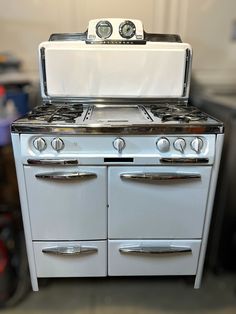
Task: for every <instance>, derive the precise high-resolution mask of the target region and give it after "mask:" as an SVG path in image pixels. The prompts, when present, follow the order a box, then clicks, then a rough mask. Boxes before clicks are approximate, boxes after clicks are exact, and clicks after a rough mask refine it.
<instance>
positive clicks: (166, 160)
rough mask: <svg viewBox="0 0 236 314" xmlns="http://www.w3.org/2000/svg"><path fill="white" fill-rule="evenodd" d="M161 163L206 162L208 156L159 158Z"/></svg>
mask: <svg viewBox="0 0 236 314" xmlns="http://www.w3.org/2000/svg"><path fill="white" fill-rule="evenodd" d="M160 162H161V163H168V164H170V163H183V164H207V163H209V158H160Z"/></svg>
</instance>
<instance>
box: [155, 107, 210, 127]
mask: <svg viewBox="0 0 236 314" xmlns="http://www.w3.org/2000/svg"><path fill="white" fill-rule="evenodd" d="M151 113H152V114H153V115H154V116H155V117H158V118H160V119H161V121H162V122H168V121H180V122H186V123H189V122H194V121H204V120H207V118H208V117H207V115H206V114H205V113H203V112H201V111H200V110H198V109H197V108H195V107H192V106H186V105H170V104H166V105H164V106H163V105H161V106H153V107H152V108H151Z"/></svg>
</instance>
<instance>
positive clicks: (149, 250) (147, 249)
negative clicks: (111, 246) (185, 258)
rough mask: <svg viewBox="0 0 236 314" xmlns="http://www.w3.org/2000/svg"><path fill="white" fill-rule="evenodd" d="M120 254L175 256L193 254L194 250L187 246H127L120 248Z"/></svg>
mask: <svg viewBox="0 0 236 314" xmlns="http://www.w3.org/2000/svg"><path fill="white" fill-rule="evenodd" d="M119 251H120V253H124V254H155V255H158V254H173V253H191V252H192V249H191V248H190V247H185V246H174V245H170V246H141V245H137V246H125V247H120V248H119Z"/></svg>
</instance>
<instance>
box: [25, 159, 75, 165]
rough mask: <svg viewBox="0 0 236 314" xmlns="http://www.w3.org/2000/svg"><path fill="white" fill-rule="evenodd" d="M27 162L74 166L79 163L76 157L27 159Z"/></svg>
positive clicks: (30, 163)
mask: <svg viewBox="0 0 236 314" xmlns="http://www.w3.org/2000/svg"><path fill="white" fill-rule="evenodd" d="M27 163H28V164H29V165H32V166H51V165H53V166H54V165H63V166H74V165H78V164H79V162H78V160H77V159H27Z"/></svg>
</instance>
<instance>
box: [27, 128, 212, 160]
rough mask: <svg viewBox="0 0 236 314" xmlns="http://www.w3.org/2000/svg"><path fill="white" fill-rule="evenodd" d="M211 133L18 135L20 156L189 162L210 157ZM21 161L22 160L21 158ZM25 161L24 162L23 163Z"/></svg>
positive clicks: (31, 157)
mask: <svg viewBox="0 0 236 314" xmlns="http://www.w3.org/2000/svg"><path fill="white" fill-rule="evenodd" d="M215 140H216V135H214V134H195V135H190V134H186V135H180V136H178V135H172V134H170V135H169V134H167V135H150V136H147V135H139V136H132V135H122V137H119V136H114V135H104V136H99V137H98V136H93V135H80V136H78V135H76V136H65V135H60V136H59V137H55V136H53V135H47V134H45V135H32V134H22V135H21V150H22V156H24V160H28V159H30V160H31V159H33V160H34V159H37V158H38V159H40V160H42V159H45V160H46V161H48V160H50V161H51V160H54V159H57V158H58V159H59V160H60V162H61V161H62V162H63V161H64V160H65V161H67V160H71V159H73V160H76V161H78V164H94V163H98V164H104V163H109V162H113V158H114V162H122V164H124V163H132V164H162V163H163V162H162V161H161V160H163V159H164V160H168V163H170V161H171V162H172V161H175V160H176V158H177V159H178V160H179V161H180V162H181V163H184V161H185V160H186V163H188V164H189V161H191V160H200V161H201V160H209V163H212V162H213V161H214V156H215ZM23 162H24V161H23ZM27 164H28V163H27Z"/></svg>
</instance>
